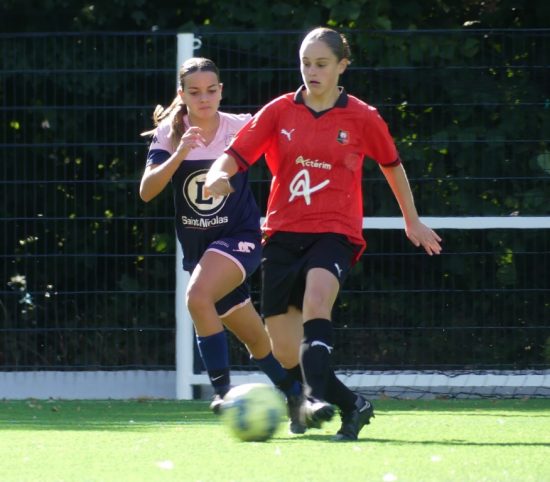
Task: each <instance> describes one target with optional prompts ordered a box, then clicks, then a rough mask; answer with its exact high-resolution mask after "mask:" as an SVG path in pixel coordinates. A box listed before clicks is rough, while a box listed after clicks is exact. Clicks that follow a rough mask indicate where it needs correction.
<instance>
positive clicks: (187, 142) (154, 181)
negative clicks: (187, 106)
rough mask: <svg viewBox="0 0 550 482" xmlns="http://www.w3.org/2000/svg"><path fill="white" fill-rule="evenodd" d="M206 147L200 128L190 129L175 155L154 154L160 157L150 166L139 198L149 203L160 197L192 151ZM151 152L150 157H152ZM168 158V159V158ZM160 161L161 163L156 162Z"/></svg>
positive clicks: (144, 175)
mask: <svg viewBox="0 0 550 482" xmlns="http://www.w3.org/2000/svg"><path fill="white" fill-rule="evenodd" d="M203 146H204V138H203V136H202V132H201V129H200V128H199V127H190V128H189V129H188V130H187V131H186V132H185V133H184V134H183V136H182V137H181V140H180V142H179V144H178V146H177V148H176V150H175V151H174V153H173V154H171V155H170V154H169V153H168V152H167V151H156V152H155V153H154V154H155V155H157V156H159V158H158V159H155V158H154V157H153V162H152V163H151V164H149V165H148V166H147V167H146V168H145V171H144V172H143V176H142V177H141V184H140V186H139V196H140V197H141V199H143V200H144V201H145V202H149V201H150V200H151V199H154V198H155V197H156V196H158V195H159V194H160V193H161V192H162V191H163V190H164V188H165V187H166V185H167V184H168V183H169V182H170V180H171V179H172V176H173V175H174V173H175V172H176V170H177V169H178V167H179V166H180V164H181V163H182V162H183V161H184V160H185V158H186V157H187V154H189V151H190V150H191V149H194V148H196V147H203ZM152 152H154V151H151V152H150V153H149V155H150V156H151V153H152ZM166 157H167V158H166ZM155 160H158V161H159V162H154V161H155Z"/></svg>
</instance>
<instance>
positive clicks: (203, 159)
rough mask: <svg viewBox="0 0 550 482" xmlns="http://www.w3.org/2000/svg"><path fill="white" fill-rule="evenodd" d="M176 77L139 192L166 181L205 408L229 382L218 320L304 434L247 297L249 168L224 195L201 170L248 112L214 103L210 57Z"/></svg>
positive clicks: (293, 396)
mask: <svg viewBox="0 0 550 482" xmlns="http://www.w3.org/2000/svg"><path fill="white" fill-rule="evenodd" d="M179 80H180V88H179V89H178V95H177V97H176V98H175V99H174V101H173V102H172V104H171V105H170V107H168V108H167V109H163V108H162V107H160V106H159V107H157V109H156V110H155V113H154V115H153V119H154V121H155V125H156V127H155V129H153V130H151V131H148V132H146V133H144V135H152V137H153V138H152V141H151V144H150V147H149V152H148V155H147V162H146V167H145V171H144V173H143V177H142V179H141V185H140V196H141V198H142V199H143V200H144V201H146V202H148V201H150V200H151V199H153V198H154V197H156V196H157V195H158V194H159V193H160V192H161V191H162V190H163V189H164V188H165V187H166V186H167V184H168V183H169V182H171V184H172V188H173V195H174V205H175V222H176V233H177V237H178V240H179V242H180V243H181V246H182V250H183V269H184V270H186V271H188V272H189V273H190V274H191V278H190V281H189V285H188V288H187V293H186V301H187V307H188V309H189V312H190V314H191V317H192V319H193V322H194V326H195V331H196V335H197V344H198V348H199V352H200V355H201V358H202V360H203V362H204V365H205V368H206V370H207V372H208V375H209V378H210V381H211V383H212V386H213V388H214V390H215V393H216V395H215V397H214V400H213V402H212V404H211V408H212V410H214V411H215V412H219V408H220V407H221V405H222V402H223V397H224V395H225V394H226V393H227V391H228V390H229V388H230V370H229V356H228V347H227V339H226V333H225V330H224V325H225V326H226V327H227V328H229V329H230V330H231V331H232V332H233V333H234V334H235V335H236V336H237V337H238V338H239V339H240V340H241V341H242V342H243V343H244V344H245V346H246V347H247V349H248V351H249V352H250V354H251V356H252V358H253V359H254V361H255V362H256V363H257V364H258V365H259V367H260V368H261V369H262V370H263V371H264V372H265V373H266V374H267V375H268V377H269V378H270V379H271V380H272V381H273V382H274V384H275V385H276V386H277V387H279V388H280V389H281V390H282V391H283V392H284V393H285V395H286V396H287V401H288V404H289V412H290V413H289V414H290V415H291V426H290V429H291V431H292V432H296V433H303V432H304V431H305V427H304V426H303V425H300V424H299V423H297V422H299V417H298V416H294V415H293V413H296V406H298V407H299V402H300V394H301V392H302V390H301V385H300V383H299V382H297V381H296V380H295V377H294V376H292V375H289V374H287V372H286V371H285V370H284V369H283V367H282V366H281V365H280V363H279V362H278V361H277V360H276V359H275V358H274V356H273V354H272V353H271V345H270V340H269V337H268V335H267V332H266V330H265V326H264V324H263V322H262V320H261V318H260V316H259V315H258V313H257V311H256V309H255V308H254V306H253V305H252V303H251V301H250V293H249V286H248V282H247V280H248V278H249V276H250V275H251V274H252V273H253V272H254V271H255V270H256V269H257V268H258V266H259V265H260V259H261V232H260V212H259V209H258V207H257V204H256V201H255V199H254V196H253V195H252V192H251V190H250V187H249V184H248V174H247V173H245V172H243V173H239V174H237V175H236V176H235V177H234V179H233V193H232V195H231V196H228V195H224V196H211V195H209V194H207V193H206V192H205V190H204V181H205V177H206V173H207V171H208V169H209V168H210V166H211V165H212V163H213V162H214V160H215V159H216V158H217V157H218V156H219V155H221V154H222V153H223V151H224V149H226V148H227V146H228V145H229V143H230V141H231V139H232V138H233V136H234V135H235V134H236V132H237V131H238V130H239V129H240V128H241V127H242V126H243V125H244V124H245V123H246V122H247V121H248V120H249V119H250V117H251V116H250V114H238V115H236V114H229V113H226V112H221V111H220V110H219V105H220V101H221V98H222V88H223V85H222V83H221V82H220V78H219V72H218V68H217V67H216V65H215V64H214V62H212V61H211V60H209V59H205V58H192V59H189V60H187V61H186V62H184V64H183V65H182V67H181V69H180V72H179ZM293 407H294V410H290V409H291V408H293ZM298 411H299V410H298Z"/></svg>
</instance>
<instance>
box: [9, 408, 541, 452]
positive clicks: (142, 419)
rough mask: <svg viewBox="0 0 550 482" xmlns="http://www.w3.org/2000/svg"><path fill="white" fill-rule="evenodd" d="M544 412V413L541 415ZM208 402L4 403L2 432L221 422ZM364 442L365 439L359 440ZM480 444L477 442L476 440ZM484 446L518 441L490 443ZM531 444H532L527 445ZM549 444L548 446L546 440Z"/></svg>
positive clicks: (525, 411)
mask: <svg viewBox="0 0 550 482" xmlns="http://www.w3.org/2000/svg"><path fill="white" fill-rule="evenodd" d="M374 404H375V411H376V413H377V414H378V415H399V414H406V415H407V416H411V415H412V416H415V415H416V413H415V412H418V416H425V415H426V412H432V413H433V414H434V415H437V414H438V413H441V414H443V413H445V414H456V415H464V416H468V417H471V416H480V417H481V416H484V417H487V416H497V415H498V417H516V416H526V415H528V416H529V417H541V418H549V417H550V399H522V400H422V401H416V400H415V401H411V400H375V401H374ZM537 412H538V413H537ZM219 423H220V420H219V418H218V417H216V416H215V415H213V414H212V413H211V412H210V411H209V409H208V402H207V401H173V400H128V401H121V400H103V401H102V400H99V401H98V400H22V401H8V400H4V401H0V431H7V430H28V429H32V430H90V431H92V430H94V431H98V430H100V431H103V430H104V431H110V430H113V429H115V428H116V430H127V431H147V430H151V429H152V428H153V427H154V428H155V429H157V428H158V427H159V426H181V427H185V426H200V425H203V426H204V425H215V424H219ZM304 437H305V438H306V439H308V440H323V441H327V440H330V436H326V435H321V434H319V435H316V434H306V435H304ZM359 442H360V443H362V442H363V440H359ZM365 442H370V443H373V442H379V443H399V444H414V443H422V444H430V443H434V444H442V443H443V444H460V443H463V444H469V445H472V443H471V442H469V441H463V442H461V441H454V442H441V441H434V442H429V441H404V440H398V439H396V440H381V439H380V440H375V439H368V440H365ZM473 445H475V443H473ZM480 445H502V446H506V445H514V444H507V443H505V442H503V443H502V444H495V443H488V444H480ZM521 445H528V444H521ZM540 445H541V446H548V445H547V444H540Z"/></svg>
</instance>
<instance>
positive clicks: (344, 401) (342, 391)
mask: <svg viewBox="0 0 550 482" xmlns="http://www.w3.org/2000/svg"><path fill="white" fill-rule="evenodd" d="M356 400H357V395H356V394H355V393H354V392H352V391H351V390H350V389H349V388H348V387H347V386H346V385H344V384H343V383H342V381H341V380H340V379H339V378H338V377H337V376H336V373H334V370H332V369H331V370H330V373H329V376H328V380H327V391H326V401H327V402H329V403H332V404H334V405H336V406H338V407H339V408H340V409H341V410H342V411H343V412H351V411H352V410H355V401H356Z"/></svg>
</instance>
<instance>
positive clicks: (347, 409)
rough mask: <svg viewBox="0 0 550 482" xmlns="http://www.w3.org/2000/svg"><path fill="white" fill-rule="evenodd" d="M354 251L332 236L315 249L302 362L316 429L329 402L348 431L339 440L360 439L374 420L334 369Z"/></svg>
mask: <svg viewBox="0 0 550 482" xmlns="http://www.w3.org/2000/svg"><path fill="white" fill-rule="evenodd" d="M352 255H353V247H352V246H350V245H349V243H348V242H347V241H345V240H343V239H341V238H339V237H331V236H328V237H326V238H325V239H322V240H321V241H320V242H318V243H316V245H315V246H314V247H313V248H312V249H311V250H310V253H309V261H308V266H309V267H310V269H309V270H308V271H307V276H306V287H305V292H304V302H303V315H304V340H303V342H302V347H301V364H302V368H303V370H304V378H305V380H306V383H307V385H308V389H309V390H310V394H311V397H312V398H313V400H314V402H313V405H310V406H309V407H307V410H308V411H309V413H310V414H311V415H310V416H309V418H310V419H311V420H312V422H313V425H314V426H315V422H316V419H319V418H321V421H323V417H322V416H323V415H327V413H328V412H323V411H320V415H321V417H320V416H319V415H317V413H316V410H315V408H316V407H319V408H317V411H319V410H322V407H323V403H326V402H328V403H330V404H335V405H337V406H338V407H339V408H340V413H341V417H342V427H341V428H340V430H339V431H338V434H337V436H336V440H355V439H357V435H358V433H359V431H360V430H361V428H362V427H363V426H364V425H365V424H368V423H369V420H370V418H371V417H372V416H373V411H372V405H371V404H370V402H368V401H367V400H365V399H363V398H362V397H361V396H360V395H358V394H355V393H354V392H352V391H351V390H350V389H349V388H348V387H346V386H345V385H344V384H343V383H342V382H341V381H340V380H339V379H338V378H337V377H336V374H335V373H334V370H333V368H332V363H331V359H332V350H333V327H332V322H331V313H332V308H333V306H334V303H335V301H336V297H337V295H338V292H339V290H340V287H341V285H342V283H343V281H344V279H345V277H346V275H347V273H348V271H349V269H350V267H351V259H352Z"/></svg>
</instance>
